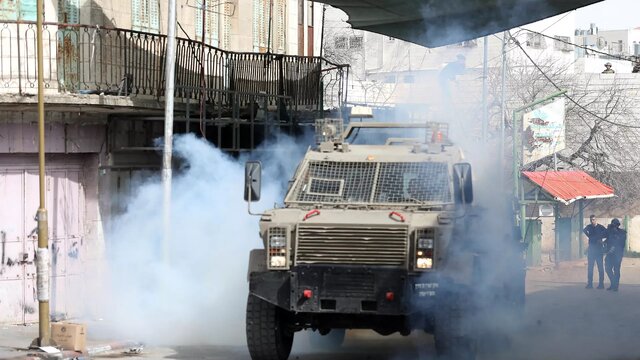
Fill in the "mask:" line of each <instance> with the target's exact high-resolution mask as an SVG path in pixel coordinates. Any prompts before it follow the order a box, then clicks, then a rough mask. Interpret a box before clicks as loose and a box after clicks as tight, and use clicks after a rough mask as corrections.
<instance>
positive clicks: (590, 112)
mask: <svg viewBox="0 0 640 360" xmlns="http://www.w3.org/2000/svg"><path fill="white" fill-rule="evenodd" d="M514 42H515V44H516V46H518V47H519V48H520V50H522V53H524V55H525V56H526V57H527V58H528V59H529V61H530V62H531V64H533V66H534V67H535V68H536V69H538V71H539V72H540V73H541V74H542V76H544V77H545V78H546V79H547V81H549V83H550V84H551V85H553V86H554V87H555V88H556V89H558V90H563V89H562V88H560V86H558V85H557V84H556V83H555V81H553V79H551V77H549V75H547V74H546V73H545V72H544V70H543V69H542V68H541V67H540V66H539V65H538V64H537V63H536V62H535V60H533V58H532V57H531V55H529V53H527V51H526V50H525V49H524V48H523V47H522V45H521V44H520V42H519V41H518V40H515V41H514ZM564 96H565V97H566V98H567V99H568V100H569V101H571V102H572V103H573V104H575V105H576V106H577V107H579V108H580V109H582V110H584V111H585V112H586V113H587V114H589V115H591V116H593V117H595V118H596V119H598V120H600V121H604V122H606V123H609V124H612V125H616V126H620V127H626V128H632V129H640V126H634V125H627V124H620V123H617V122H614V121H611V120H609V119H607V118H604V117H602V116H600V115H598V114H596V113H594V112H593V111H591V110H589V109H587V108H586V107H584V106H583V105H582V104H580V103H578V102H577V101H576V100H574V99H573V98H572V97H571V96H569V94H567V93H565V94H564Z"/></svg>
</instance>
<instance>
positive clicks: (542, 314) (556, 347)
mask: <svg viewBox="0 0 640 360" xmlns="http://www.w3.org/2000/svg"><path fill="white" fill-rule="evenodd" d="M585 271H586V270H585V264H584V262H582V261H580V262H573V263H566V264H563V266H562V267H561V268H560V269H554V268H552V267H547V268H539V269H534V270H531V271H529V272H528V274H527V305H526V311H525V320H524V326H523V328H522V329H521V330H520V331H518V332H516V333H514V334H513V336H512V339H511V342H510V344H511V346H510V347H501V348H500V349H498V348H496V347H493V346H485V348H484V350H483V351H482V352H481V354H480V356H479V358H480V359H481V360H484V359H496V360H502V359H504V360H512V359H523V360H528V359H532V360H533V359H535V360H539V359H585V360H599V359H639V358H640V341H638V334H639V333H640V311H638V309H639V307H640V260H638V259H625V260H624V262H623V268H622V282H621V286H620V292H618V293H612V292H610V291H605V290H596V289H593V290H587V289H585V288H584V278H585ZM238 321H243V319H238ZM15 329H16V330H14V329H12V328H6V327H5V328H0V350H2V349H3V346H7V347H5V348H4V349H5V350H8V349H9V348H8V346H16V347H19V346H24V344H26V343H28V341H30V340H31V339H32V338H33V337H34V335H35V333H36V332H37V327H31V328H24V327H20V328H15ZM34 330H35V331H34ZM22 338H24V339H22ZM11 344H13V345H11ZM0 354H2V352H1V351H0ZM0 357H2V356H0ZM104 357H105V358H106V357H107V356H104ZM108 358H123V359H134V358H142V359H220V360H222V359H224V360H245V359H249V355H248V353H247V351H246V348H245V346H244V345H243V344H237V345H226V346H211V345H202V346H174V347H148V348H146V349H145V351H144V353H143V354H142V355H140V356H136V357H131V356H122V355H111V356H108ZM435 358H436V356H435V351H434V348H433V338H432V337H431V336H429V335H427V334H424V333H420V332H416V333H414V334H412V335H411V336H409V337H402V336H399V335H397V336H389V337H382V336H378V335H377V334H375V333H372V332H364V331H357V332H355V331H353V332H348V334H347V338H346V340H345V344H344V346H343V348H342V349H341V351H340V352H338V353H330V352H314V351H312V350H310V349H309V341H308V338H307V339H305V338H304V337H298V338H297V339H296V343H295V344H294V351H293V354H292V356H291V359H297V360H319V359H335V360H363V359H364V360H378V359H380V360H414V359H435Z"/></svg>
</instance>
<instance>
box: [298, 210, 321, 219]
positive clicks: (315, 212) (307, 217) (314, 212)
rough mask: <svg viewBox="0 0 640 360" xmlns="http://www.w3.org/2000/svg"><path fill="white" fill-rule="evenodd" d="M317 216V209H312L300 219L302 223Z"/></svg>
mask: <svg viewBox="0 0 640 360" xmlns="http://www.w3.org/2000/svg"><path fill="white" fill-rule="evenodd" d="M317 215H320V210H318V209H313V210H311V211H309V212H308V213H307V214H306V215H305V216H304V217H303V218H302V221H305V220H307V219H309V218H310V217H314V216H317Z"/></svg>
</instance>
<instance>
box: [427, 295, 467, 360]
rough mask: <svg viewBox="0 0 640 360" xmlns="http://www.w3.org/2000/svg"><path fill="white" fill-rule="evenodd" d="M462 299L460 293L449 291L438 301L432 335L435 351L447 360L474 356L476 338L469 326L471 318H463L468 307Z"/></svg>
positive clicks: (465, 359)
mask: <svg viewBox="0 0 640 360" xmlns="http://www.w3.org/2000/svg"><path fill="white" fill-rule="evenodd" d="M463 299H464V297H463V296H462V295H458V294H452V293H449V294H444V295H442V296H440V299H439V301H438V310H437V311H436V314H435V329H434V334H433V335H434V340H435V345H436V352H437V353H438V355H439V356H441V357H443V358H445V359H447V360H454V359H455V360H473V359H475V358H476V350H477V349H476V340H475V337H474V335H473V330H472V329H471V326H470V325H471V322H472V321H473V320H471V319H469V318H465V312H466V311H467V310H469V307H468V305H465V304H464V301H463Z"/></svg>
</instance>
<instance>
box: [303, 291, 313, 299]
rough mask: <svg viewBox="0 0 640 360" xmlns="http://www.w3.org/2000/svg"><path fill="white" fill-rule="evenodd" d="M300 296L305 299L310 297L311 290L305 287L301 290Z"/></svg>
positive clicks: (311, 294)
mask: <svg viewBox="0 0 640 360" xmlns="http://www.w3.org/2000/svg"><path fill="white" fill-rule="evenodd" d="M302 297H303V298H305V299H311V298H312V297H313V291H311V290H309V289H306V290H304V291H303V292H302Z"/></svg>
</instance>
